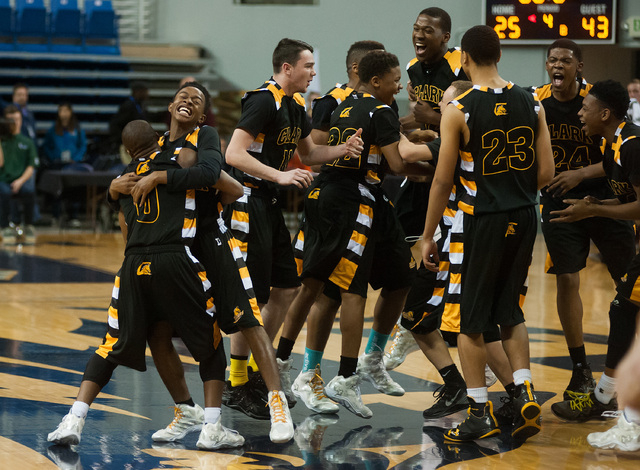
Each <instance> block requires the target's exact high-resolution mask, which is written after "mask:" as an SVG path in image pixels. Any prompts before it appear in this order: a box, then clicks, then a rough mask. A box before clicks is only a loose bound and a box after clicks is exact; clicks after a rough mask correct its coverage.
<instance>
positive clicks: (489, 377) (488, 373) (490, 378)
mask: <svg viewBox="0 0 640 470" xmlns="http://www.w3.org/2000/svg"><path fill="white" fill-rule="evenodd" d="M484 380H485V384H486V385H487V387H491V386H492V385H493V384H494V383H496V382H497V381H498V377H497V376H496V374H494V373H493V371H492V370H491V367H489V364H485V366H484Z"/></svg>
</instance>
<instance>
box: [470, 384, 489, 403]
mask: <svg viewBox="0 0 640 470" xmlns="http://www.w3.org/2000/svg"><path fill="white" fill-rule="evenodd" d="M467 395H468V396H470V397H471V398H473V401H475V402H476V403H478V404H482V403H486V402H488V401H489V392H488V391H487V387H480V388H468V389H467Z"/></svg>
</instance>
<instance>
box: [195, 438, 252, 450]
mask: <svg viewBox="0 0 640 470" xmlns="http://www.w3.org/2000/svg"><path fill="white" fill-rule="evenodd" d="M243 445H244V439H242V442H238V443H237V444H231V443H228V442H221V443H219V444H216V445H214V446H211V447H209V446H206V445H205V444H203V443H202V442H200V441H199V440H198V442H196V447H197V448H198V449H202V450H218V449H235V448H237V447H242V446H243Z"/></svg>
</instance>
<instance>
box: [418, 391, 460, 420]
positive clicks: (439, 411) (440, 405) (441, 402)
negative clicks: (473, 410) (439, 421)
mask: <svg viewBox="0 0 640 470" xmlns="http://www.w3.org/2000/svg"><path fill="white" fill-rule="evenodd" d="M433 396H434V397H435V399H436V402H435V403H434V404H433V406H432V407H431V408H427V409H426V410H424V411H423V412H422V416H423V417H424V419H436V418H442V417H444V416H449V415H450V414H452V413H455V412H457V411H461V410H466V409H467V408H469V400H467V389H466V388H457V387H452V386H450V385H447V384H444V385H441V386H440V387H439V388H438V389H437V390H436V391H435V392H433Z"/></svg>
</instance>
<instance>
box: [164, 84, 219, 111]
mask: <svg viewBox="0 0 640 470" xmlns="http://www.w3.org/2000/svg"><path fill="white" fill-rule="evenodd" d="M188 87H193V88H197V89H198V90H200V91H201V92H202V94H203V95H204V112H205V113H208V112H209V108H211V95H210V94H209V90H207V88H206V87H205V86H204V85H203V84H202V83H200V82H185V83H183V84H182V86H181V87H180V88H178V91H176V92H175V94H174V95H173V100H175V99H176V96H178V93H180V90H182V89H183V88H188ZM173 100H172V101H173Z"/></svg>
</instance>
